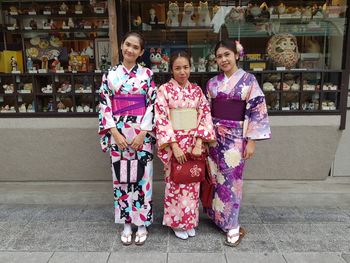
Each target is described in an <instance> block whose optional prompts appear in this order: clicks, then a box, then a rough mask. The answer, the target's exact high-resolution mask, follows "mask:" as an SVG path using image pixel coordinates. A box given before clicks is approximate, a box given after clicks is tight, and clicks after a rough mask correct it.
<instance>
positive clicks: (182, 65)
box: [172, 57, 191, 86]
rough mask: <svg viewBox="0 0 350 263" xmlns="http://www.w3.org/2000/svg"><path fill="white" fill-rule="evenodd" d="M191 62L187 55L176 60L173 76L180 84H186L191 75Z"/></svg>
mask: <svg viewBox="0 0 350 263" xmlns="http://www.w3.org/2000/svg"><path fill="white" fill-rule="evenodd" d="M190 71H191V67H190V62H189V61H188V59H187V58H185V57H178V58H176V59H175V60H174V63H173V67H172V72H173V78H174V79H175V80H176V81H177V82H178V83H179V84H180V86H184V85H185V84H186V83H187V81H188V78H189V77H190Z"/></svg>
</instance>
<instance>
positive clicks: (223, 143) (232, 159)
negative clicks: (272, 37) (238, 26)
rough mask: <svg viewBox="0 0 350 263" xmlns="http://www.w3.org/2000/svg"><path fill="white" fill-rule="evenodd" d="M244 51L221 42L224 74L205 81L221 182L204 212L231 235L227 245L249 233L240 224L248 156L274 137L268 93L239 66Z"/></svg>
mask: <svg viewBox="0 0 350 263" xmlns="http://www.w3.org/2000/svg"><path fill="white" fill-rule="evenodd" d="M242 54H243V47H242V46H241V45H240V44H239V42H238V41H236V42H233V41H232V42H231V41H221V42H219V43H218V44H217V45H216V47H215V55H216V61H217V63H218V65H219V67H220V69H221V70H222V71H223V72H222V73H220V74H219V75H217V76H215V77H213V78H211V79H210V80H209V81H208V83H207V93H208V99H209V102H210V104H211V111H212V117H213V122H214V128H215V133H216V137H217V143H216V144H215V145H211V147H210V148H209V166H210V170H211V174H212V175H213V176H215V179H216V182H217V184H216V187H215V191H214V196H213V202H212V207H210V208H207V209H206V212H207V214H208V215H209V217H210V218H211V219H212V220H213V221H214V222H215V224H216V225H217V226H218V227H220V228H221V229H222V230H223V231H224V232H226V233H227V237H226V241H225V244H226V245H229V246H237V245H238V244H239V243H240V241H241V239H242V238H243V236H244V235H245V230H244V229H243V228H241V227H240V226H239V222H238V216H239V211H240V208H241V200H242V186H243V170H244V163H245V160H247V159H250V158H251V157H252V156H253V154H254V149H255V141H257V140H262V139H269V138H270V137H271V132H270V126H269V121H268V116H267V109H266V103H265V97H264V94H263V92H262V91H261V89H260V87H259V84H258V82H257V81H256V79H255V77H254V75H252V74H250V73H247V72H245V71H244V70H242V69H239V68H238V67H237V64H236V61H237V60H238V59H239V57H240V55H242Z"/></svg>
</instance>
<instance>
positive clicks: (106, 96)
mask: <svg viewBox="0 0 350 263" xmlns="http://www.w3.org/2000/svg"><path fill="white" fill-rule="evenodd" d="M111 94H112V91H111V90H110V88H109V87H108V81H107V75H106V74H104V75H103V77H102V84H101V87H100V90H99V96H100V104H99V114H98V121H99V128H98V134H99V135H100V143H101V148H102V150H103V151H104V152H106V151H108V150H109V149H110V146H111V133H110V128H112V127H116V124H115V122H114V119H113V114H112V104H111V100H110V96H111Z"/></svg>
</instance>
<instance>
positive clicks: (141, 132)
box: [99, 32, 156, 245]
mask: <svg viewBox="0 0 350 263" xmlns="http://www.w3.org/2000/svg"><path fill="white" fill-rule="evenodd" d="M121 49H122V54H123V60H122V63H120V64H118V65H117V66H115V67H113V68H111V69H109V70H108V73H107V74H104V76H103V80H102V85H101V88H100V112H99V135H100V137H101V146H102V149H103V151H108V152H109V154H110V157H111V163H112V176H113V189H114V207H115V223H120V224H124V230H123V232H122V234H121V241H122V243H123V244H124V245H130V244H131V243H132V228H131V224H134V225H136V226H138V229H137V232H136V236H135V244H136V245H142V244H143V243H144V242H145V241H146V239H147V234H148V232H147V229H146V227H147V226H149V225H150V224H151V223H152V220H153V214H152V176H153V161H152V160H153V144H154V143H155V139H154V138H153V137H152V136H151V133H150V132H151V131H152V130H153V126H154V103H155V98H156V89H155V85H154V82H153V80H152V71H151V70H150V69H148V68H144V67H142V66H141V65H139V64H137V63H136V60H137V58H138V57H139V56H141V55H142V54H143V52H144V39H143V37H142V36H141V35H140V34H138V33H135V32H129V33H128V34H126V35H125V36H124V38H123V40H122V45H121ZM121 159H122V160H133V159H138V160H139V162H142V163H143V164H144V165H145V172H144V175H143V177H142V179H141V180H140V181H139V182H137V183H136V184H131V183H121V182H119V181H118V178H121V177H122V176H126V175H125V173H123V174H122V173H119V171H117V170H115V169H114V165H113V164H114V163H116V162H118V161H120V160H121ZM120 181H121V180H120Z"/></svg>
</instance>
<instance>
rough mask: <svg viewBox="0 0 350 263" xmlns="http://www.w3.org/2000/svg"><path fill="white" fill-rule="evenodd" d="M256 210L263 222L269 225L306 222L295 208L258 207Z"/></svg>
mask: <svg viewBox="0 0 350 263" xmlns="http://www.w3.org/2000/svg"><path fill="white" fill-rule="evenodd" d="M256 210H257V213H258V214H259V216H260V218H261V219H262V221H263V222H264V223H267V224H270V223H274V224H281V223H291V222H305V218H304V217H303V216H302V215H301V214H300V213H299V211H298V209H297V208H295V207H256Z"/></svg>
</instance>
